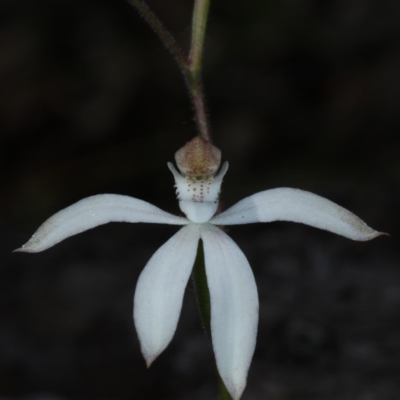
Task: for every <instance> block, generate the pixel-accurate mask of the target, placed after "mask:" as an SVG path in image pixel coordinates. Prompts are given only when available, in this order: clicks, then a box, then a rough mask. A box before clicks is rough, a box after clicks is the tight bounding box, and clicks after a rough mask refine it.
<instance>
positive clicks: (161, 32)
mask: <svg viewBox="0 0 400 400" xmlns="http://www.w3.org/2000/svg"><path fill="white" fill-rule="evenodd" d="M126 1H127V2H128V3H130V4H131V5H132V6H133V7H135V8H136V9H137V10H138V12H139V14H140V15H141V16H142V17H143V19H144V20H145V21H146V22H147V23H148V24H149V25H150V27H151V28H152V29H153V31H154V32H155V34H156V35H157V36H158V37H159V39H160V40H161V42H162V43H163V44H164V46H165V47H166V48H167V49H168V50H169V51H170V53H171V54H172V55H173V57H174V58H175V60H176V62H177V63H178V65H179V67H180V68H181V70H182V72H183V73H184V74H186V70H187V68H188V67H187V64H188V63H187V60H186V56H185V54H184V53H183V51H182V50H181V48H180V47H179V46H178V44H177V43H176V40H175V38H174V37H173V36H172V34H171V33H170V32H169V30H168V29H167V28H165V26H164V25H163V24H162V22H161V21H160V20H159V19H158V17H157V16H156V15H155V14H154V12H153V11H152V10H151V9H150V7H149V6H148V5H147V4H146V3H145V2H144V1H143V0H126Z"/></svg>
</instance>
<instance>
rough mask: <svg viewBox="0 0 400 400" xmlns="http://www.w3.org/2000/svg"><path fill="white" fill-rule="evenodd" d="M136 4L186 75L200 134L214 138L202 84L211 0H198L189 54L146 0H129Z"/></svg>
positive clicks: (133, 4) (208, 138) (209, 138)
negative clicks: (205, 38)
mask: <svg viewBox="0 0 400 400" xmlns="http://www.w3.org/2000/svg"><path fill="white" fill-rule="evenodd" d="M127 1H128V3H130V4H131V5H132V6H133V7H135V8H136V9H137V10H138V12H139V14H140V15H141V16H142V17H143V18H144V20H145V21H146V22H147V23H148V24H149V25H150V27H151V28H152V29H153V31H154V32H155V33H156V35H157V36H158V38H159V39H160V40H161V42H162V43H164V46H165V47H166V48H167V49H168V50H169V51H170V53H171V54H172V55H173V57H174V58H175V60H176V62H177V64H178V65H179V68H180V69H181V71H182V73H183V76H184V78H185V82H186V85H187V87H188V90H189V95H190V98H191V100H192V103H193V108H194V116H195V122H196V126H197V130H198V134H199V135H200V136H201V137H203V138H204V139H206V140H209V141H211V134H210V128H209V122H208V116H207V111H206V106H205V99H204V93H203V85H202V81H201V67H202V59H203V58H202V56H203V48H204V36H205V29H206V25H207V17H208V10H209V6H210V0H195V4H194V9H193V17H192V22H193V28H192V38H191V44H190V51H189V56H188V57H186V55H185V54H184V53H183V51H182V50H181V49H180V47H179V46H178V44H177V43H176V40H175V38H174V37H173V35H172V34H171V33H170V32H169V30H168V29H167V28H166V27H165V26H164V25H163V24H162V22H161V21H160V20H159V19H158V17H157V16H156V15H155V14H154V12H153V11H152V10H151V9H150V7H149V6H148V5H147V4H146V3H145V2H144V1H143V0H127Z"/></svg>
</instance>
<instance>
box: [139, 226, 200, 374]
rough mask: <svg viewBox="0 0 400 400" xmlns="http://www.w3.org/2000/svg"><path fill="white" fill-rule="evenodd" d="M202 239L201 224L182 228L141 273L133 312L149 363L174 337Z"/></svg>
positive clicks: (143, 351)
mask: <svg viewBox="0 0 400 400" xmlns="http://www.w3.org/2000/svg"><path fill="white" fill-rule="evenodd" d="M199 238H200V231H199V226H198V225H188V226H186V227H184V228H182V229H181V230H180V231H179V232H177V233H176V234H175V235H174V236H172V238H171V239H169V240H168V242H166V243H165V244H164V245H163V246H161V247H160V248H159V249H158V250H157V251H156V252H155V253H154V255H153V256H152V257H151V259H150V261H149V262H148V263H147V265H146V267H145V268H144V270H143V271H142V273H141V274H140V277H139V280H138V283H137V286H136V291H135V298H134V311H133V315H134V321H135V326H136V330H137V333H138V336H139V340H140V345H141V349H142V354H143V357H144V358H145V360H146V363H147V366H150V364H151V363H152V362H153V361H154V359H155V358H156V357H157V356H158V355H159V354H160V353H161V352H162V351H163V350H164V349H165V348H166V347H167V346H168V344H169V342H170V341H171V339H172V337H173V336H174V333H175V330H176V326H177V324H178V319H179V315H180V313H181V308H182V300H183V295H184V293H185V288H186V285H187V282H188V280H189V277H190V273H191V271H192V268H193V263H194V260H195V257H196V253H197V246H198V242H199Z"/></svg>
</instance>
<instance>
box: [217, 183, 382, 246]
mask: <svg viewBox="0 0 400 400" xmlns="http://www.w3.org/2000/svg"><path fill="white" fill-rule="evenodd" d="M272 221H292V222H300V223H303V224H306V225H310V226H314V227H315V228H320V229H324V230H326V231H330V232H333V233H336V234H338V235H342V236H345V237H347V238H349V239H353V240H361V241H364V240H370V239H374V238H375V237H377V236H380V235H383V233H381V232H377V231H375V230H373V229H372V228H370V227H369V226H368V225H367V224H366V223H365V222H364V221H362V220H361V219H360V218H358V217H357V216H356V215H354V214H353V213H352V212H350V211H348V210H346V209H345V208H343V207H341V206H339V205H337V204H335V203H333V202H332V201H330V200H327V199H325V198H323V197H321V196H317V195H316V194H313V193H310V192H305V191H304V190H299V189H291V188H278V189H271V190H266V191H264V192H260V193H256V194H254V195H252V196H250V197H246V198H245V199H243V200H241V201H239V202H238V203H236V204H235V205H234V206H232V207H231V208H229V209H228V210H226V211H224V212H223V213H221V214H219V215H217V216H215V217H214V218H213V219H212V220H211V221H210V222H211V223H212V224H215V225H240V224H251V223H254V222H272Z"/></svg>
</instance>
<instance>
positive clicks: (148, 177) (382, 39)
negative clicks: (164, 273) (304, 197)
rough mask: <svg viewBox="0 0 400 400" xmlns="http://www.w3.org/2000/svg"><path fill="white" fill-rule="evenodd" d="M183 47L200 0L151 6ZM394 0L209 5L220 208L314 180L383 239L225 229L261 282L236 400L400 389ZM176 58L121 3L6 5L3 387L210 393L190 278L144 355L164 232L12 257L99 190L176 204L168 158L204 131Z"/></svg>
mask: <svg viewBox="0 0 400 400" xmlns="http://www.w3.org/2000/svg"><path fill="white" fill-rule="evenodd" d="M149 3H150V5H151V6H152V7H153V8H154V10H155V12H156V13H157V14H158V15H159V16H160V18H161V19H162V20H163V21H164V22H165V24H166V25H167V26H168V27H169V28H170V29H171V30H172V31H173V32H174V34H175V35H176V37H177V40H178V41H179V42H180V43H181V45H182V46H183V47H184V48H187V43H188V35H189V32H190V18H191V9H192V1H186V0H169V1H156V0H152V1H149ZM399 39H400V2H399V1H397V0H380V1H378V0H336V1H333V0H332V1H329V0H325V1H322V0H302V1H297V0H247V1H245V2H242V1H239V0H213V1H212V5H211V14H210V20H209V29H208V34H207V40H206V41H207V47H206V54H205V61H204V76H203V77H204V84H205V89H206V93H207V100H208V106H209V110H210V116H211V121H212V128H213V132H214V138H215V143H216V144H217V145H218V146H219V147H220V148H221V150H222V151H223V159H224V160H229V162H230V170H229V172H228V174H227V176H226V179H225V183H224V186H223V203H224V205H225V206H226V207H227V206H229V205H232V204H233V203H235V202H236V201H238V200H239V199H241V198H243V197H245V196H248V195H250V194H252V193H254V192H257V191H261V190H265V189H268V188H273V187H279V186H289V187H297V188H302V189H305V190H310V191H312V192H315V193H317V194H320V195H322V196H325V197H328V198H329V199H331V200H333V201H335V202H337V203H339V204H341V205H343V206H345V207H346V208H349V209H350V210H352V211H354V212H355V213H356V214H357V215H359V216H360V217H361V218H363V219H364V220H365V221H367V222H368V224H369V225H371V226H372V227H374V228H376V229H378V230H382V231H385V232H389V233H390V234H391V237H382V238H378V239H377V240H374V241H372V242H368V243H358V242H352V241H349V240H347V239H344V238H341V237H337V236H335V235H333V234H329V233H326V232H323V231H318V230H316V229H312V228H309V227H306V226H301V225H296V224H289V223H273V224H264V225H261V224H260V225H248V226H240V227H232V228H230V229H229V233H230V235H231V236H232V237H233V239H234V240H235V241H236V242H237V243H238V244H239V246H240V247H241V248H242V249H243V251H244V253H245V254H246V255H247V257H248V259H249V261H250V264H251V265H252V267H253V270H254V273H255V276H256V281H257V284H258V288H259V296H260V303H261V304H260V306H261V309H260V325H259V334H258V342H257V349H256V352H255V356H254V360H253V364H252V366H251V369H250V373H249V380H248V386H247V389H246V391H245V393H244V396H243V400H253V399H254V400H258V399H267V400H300V399H301V400H397V399H399V398H400V379H399V376H400V250H399V244H400V242H399V233H400V217H399V210H398V207H399V205H400V156H399V150H400V146H399V143H398V135H399V126H400V117H399V112H400V51H399V50H400V41H399ZM194 129H195V127H194V123H193V120H192V110H191V105H190V103H189V102H188V99H187V93H186V89H185V87H184V85H183V81H182V77H181V75H180V72H179V70H178V69H177V67H176V65H175V64H174V62H173V60H172V58H171V57H170V56H169V54H168V53H167V52H166V51H165V49H164V48H163V46H162V45H161V44H160V43H159V42H158V41H157V39H156V37H155V36H154V34H153V32H152V31H151V29H150V28H149V27H148V26H146V24H145V23H144V22H143V21H142V20H141V18H140V17H139V16H138V15H137V13H136V11H135V10H134V9H132V8H131V7H130V6H129V5H128V4H127V3H126V2H124V1H123V0H96V1H95V0H79V1H78V0H69V1H65V0H57V1H50V0H47V1H45V0H29V1H28V0H19V1H15V0H1V2H0V132H1V138H0V163H1V168H0V182H1V183H0V238H1V246H0V252H1V254H0V263H1V264H0V399H1V400H11V399H23V400H69V399H71V400H72V399H82V400H86V399H93V400H106V399H107V400H125V399H137V400H142V399H162V400H169V399H171V400H186V399H194V400H196V399H197V400H209V399H216V398H217V393H216V384H215V379H214V375H213V372H214V371H213V367H212V362H213V361H212V360H213V358H212V352H211V349H210V346H209V344H208V343H207V341H206V339H205V335H204V333H203V330H202V327H201V323H200V321H199V317H198V312H197V306H196V303H195V299H194V294H193V289H192V285H189V287H188V289H187V294H186V298H185V301H184V307H183V311H182V316H181V319H180V323H179V326H178V329H177V333H176V335H175V337H174V339H173V341H172V343H171V344H170V346H169V347H168V349H167V350H166V351H165V353H163V354H162V356H161V357H160V358H159V359H158V360H157V361H156V362H155V363H154V365H153V366H152V367H151V368H150V370H147V369H146V368H145V364H144V361H143V359H142V357H141V354H140V349H139V343H138V340H137V336H136V333H135V331H134V328H133V322H132V298H133V293H134V289H135V285H136V281H137V278H138V275H139V273H140V271H141V270H142V268H143V267H144V265H145V264H146V262H147V260H148V259H149V258H150V256H151V255H152V253H153V252H154V251H155V250H156V249H157V248H158V247H159V246H160V245H161V244H162V243H164V242H165V241H166V240H167V239H168V238H169V237H170V236H171V235H172V234H173V233H174V232H175V231H176V227H170V226H158V225H153V226H150V225H147V224H141V225H139V224H138V225H132V224H111V225H107V226H103V227H100V228H97V229H96V230H93V231H89V232H86V233H84V234H81V235H78V236H76V237H74V238H71V239H69V240H67V241H65V242H63V243H61V244H59V245H57V246H56V247H54V248H52V249H50V250H48V251H46V252H44V253H39V254H34V255H29V254H15V253H14V254H12V253H11V251H12V250H13V249H15V248H17V247H19V246H20V245H21V244H23V243H24V242H26V241H27V239H28V238H29V237H30V235H31V234H32V233H33V232H34V231H35V230H36V228H37V227H38V226H39V225H40V224H41V223H42V222H43V221H44V220H45V219H46V218H48V217H49V216H50V215H52V214H53V213H55V212H56V211H58V210H60V209H62V208H64V207H66V206H68V205H70V204H72V203H73V202H75V201H77V200H79V199H81V198H83V197H87V196H90V195H94V194H99V193H119V194H126V195H131V196H134V197H138V198H140V199H143V200H146V201H149V202H151V203H154V204H156V205H157V206H159V207H161V208H163V209H165V210H167V211H170V212H172V213H178V212H179V209H178V204H177V202H176V200H175V194H174V189H173V178H172V175H171V173H170V172H169V171H168V169H167V167H166V163H167V162H168V161H173V155H174V152H175V151H176V150H177V149H178V148H180V147H181V146H182V145H183V144H184V143H185V142H186V141H188V140H189V139H191V138H192V137H193V135H194V133H195V131H194Z"/></svg>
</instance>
